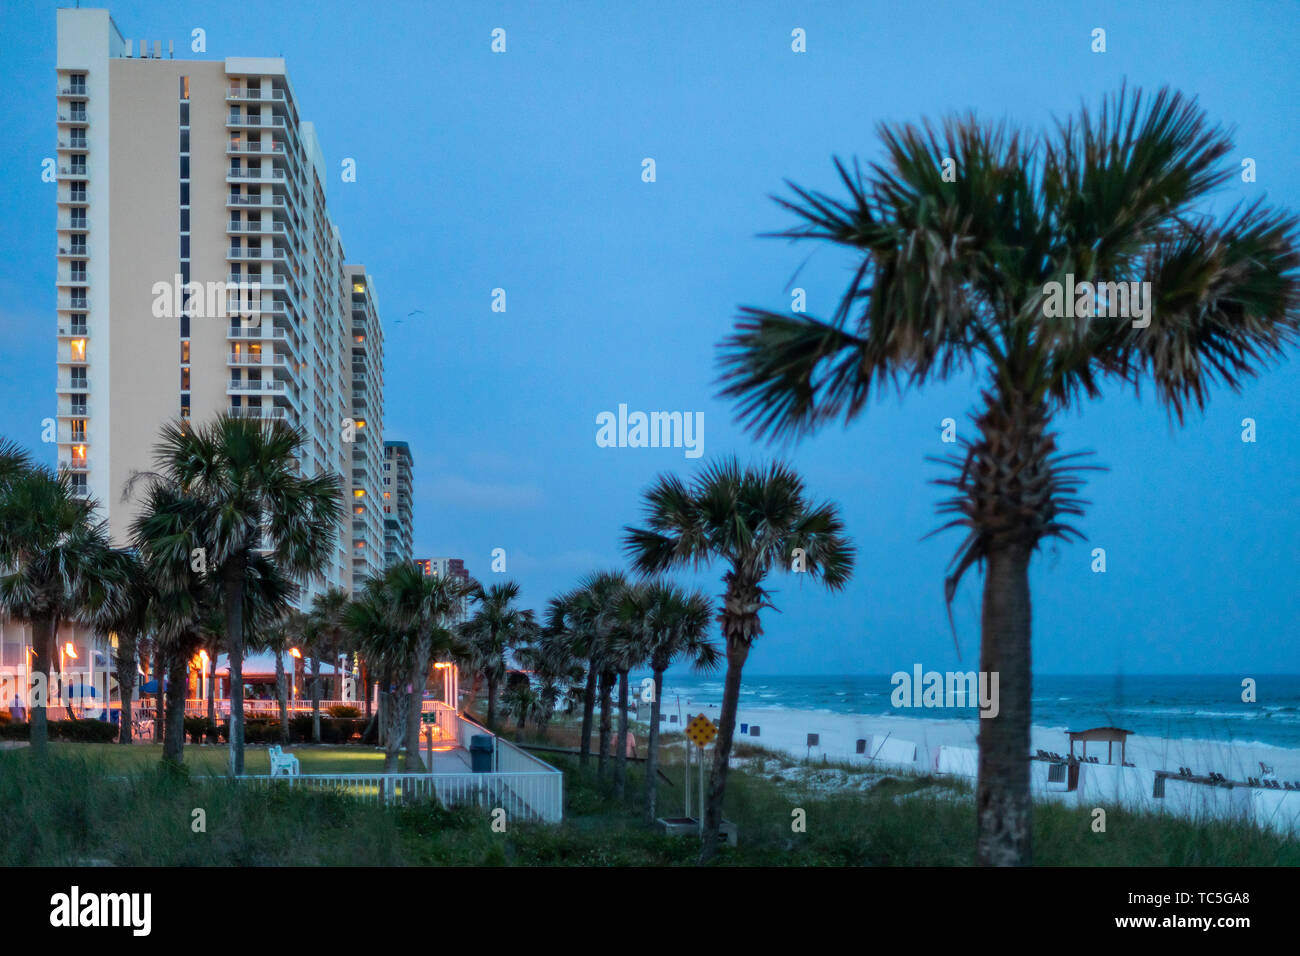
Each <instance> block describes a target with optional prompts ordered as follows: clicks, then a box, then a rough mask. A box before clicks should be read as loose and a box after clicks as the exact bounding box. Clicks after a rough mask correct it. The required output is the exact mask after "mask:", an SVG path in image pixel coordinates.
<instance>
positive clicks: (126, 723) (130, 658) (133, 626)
mask: <svg viewBox="0 0 1300 956" xmlns="http://www.w3.org/2000/svg"><path fill="white" fill-rule="evenodd" d="M106 558H107V561H108V562H110V563H115V564H117V567H116V568H115V569H114V570H113V574H112V577H113V578H115V579H116V580H117V581H118V582H120V584H119V588H118V592H117V594H116V595H115V596H114V599H113V600H109V601H105V602H104V603H103V604H101V605H100V606H99V607H98V608H95V609H94V610H93V611H92V615H91V623H92V625H93V626H94V628H95V630H96V632H97V633H99V634H107V635H110V638H111V639H112V638H115V640H116V643H115V644H114V645H113V664H114V666H115V669H116V671H117V687H118V699H119V700H120V702H121V707H120V709H119V711H118V742H119V743H123V744H129V743H130V742H131V739H132V727H131V704H132V698H133V697H134V696H135V681H136V674H137V671H138V668H139V651H140V646H141V641H142V640H143V639H144V637H145V635H146V634H147V633H148V631H149V613H150V609H151V606H152V601H153V589H152V586H151V584H150V581H149V576H148V575H147V574H146V572H145V566H144V563H143V562H142V561H141V560H140V557H139V555H138V554H136V552H135V551H133V550H126V549H115V550H112V551H110V552H109V554H108V555H107V556H106Z"/></svg>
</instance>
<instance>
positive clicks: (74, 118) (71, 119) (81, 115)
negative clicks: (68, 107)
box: [58, 110, 90, 126]
mask: <svg viewBox="0 0 1300 956" xmlns="http://www.w3.org/2000/svg"><path fill="white" fill-rule="evenodd" d="M58 121H59V122H60V123H81V124H84V125H87V126H88V125H90V121H89V120H87V119H86V112H85V110H80V111H79V110H72V111H70V112H67V113H64V112H62V111H60V112H59V115H58Z"/></svg>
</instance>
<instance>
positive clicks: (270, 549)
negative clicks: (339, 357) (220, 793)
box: [155, 415, 343, 774]
mask: <svg viewBox="0 0 1300 956" xmlns="http://www.w3.org/2000/svg"><path fill="white" fill-rule="evenodd" d="M303 440H304V439H303V436H302V433H301V432H299V431H297V430H296V429H294V428H292V427H290V426H288V425H286V424H285V423H284V422H281V421H270V422H262V421H258V420H254V419H247V418H236V417H234V416H231V415H221V416H218V417H217V418H216V419H215V420H213V421H212V422H210V423H209V424H207V425H205V426H203V427H201V428H198V429H193V428H191V427H190V426H189V425H188V424H187V423H186V422H183V421H178V422H173V423H171V424H168V425H166V426H164V427H163V430H162V434H161V437H160V439H159V442H158V445H157V446H156V449H155V453H156V463H157V468H158V471H159V472H160V473H161V474H162V475H163V476H164V477H165V478H167V479H169V480H171V481H173V482H175V483H176V484H177V485H178V486H179V487H180V488H182V489H183V490H184V491H185V493H186V494H187V495H191V496H193V497H195V498H197V499H199V500H200V501H202V502H203V504H204V510H203V514H202V517H201V519H200V523H199V527H198V534H197V535H196V540H197V541H199V542H200V543H199V545H197V547H199V548H202V549H203V555H204V558H205V563H206V566H207V569H208V573H209V574H211V575H212V576H213V577H214V578H215V579H216V580H217V581H218V582H220V584H221V587H222V592H223V599H224V606H225V615H226V623H225V636H226V652H227V654H228V655H229V659H230V771H231V773H234V774H241V773H243V770H244V678H243V661H244V638H245V628H244V590H245V587H246V586H247V573H246V572H247V568H248V565H249V563H250V561H251V560H252V558H253V556H254V555H255V554H258V553H259V552H264V553H269V554H271V555H272V556H273V558H274V560H275V562H276V563H277V565H279V567H280V568H281V569H282V570H283V571H284V572H285V573H286V574H288V575H290V576H292V577H294V578H298V579H301V578H305V577H306V576H308V575H311V574H315V573H318V572H319V571H320V569H321V568H322V567H324V565H325V563H326V562H327V561H328V560H329V556H330V551H331V549H332V547H333V545H334V537H335V534H336V533H337V531H338V528H339V525H340V522H341V520H342V516H343V492H342V479H341V478H340V477H339V476H338V475H336V474H322V475H316V476H314V477H303V476H300V475H299V474H298V473H297V472H298V463H297V459H296V455H297V453H298V449H299V448H300V447H301V445H302V443H303Z"/></svg>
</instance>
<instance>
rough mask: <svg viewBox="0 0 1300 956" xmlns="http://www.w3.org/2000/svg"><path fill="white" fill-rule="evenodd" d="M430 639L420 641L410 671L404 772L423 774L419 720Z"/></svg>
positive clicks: (422, 709)
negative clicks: (409, 698) (413, 664)
mask: <svg viewBox="0 0 1300 956" xmlns="http://www.w3.org/2000/svg"><path fill="white" fill-rule="evenodd" d="M431 643H432V639H430V640H421V642H420V649H419V650H418V651H417V652H416V655H415V666H414V667H413V668H412V669H411V683H410V687H411V693H410V697H411V700H410V703H409V704H408V705H407V708H408V709H407V712H406V772H407V773H423V772H424V770H425V766H424V761H423V760H421V759H420V719H421V716H422V714H423V713H424V688H425V685H426V684H427V683H428V680H429V653H430V646H431Z"/></svg>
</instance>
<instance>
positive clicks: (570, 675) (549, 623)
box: [515, 598, 586, 731]
mask: <svg viewBox="0 0 1300 956" xmlns="http://www.w3.org/2000/svg"><path fill="white" fill-rule="evenodd" d="M562 606H563V600H562V599H557V598H553V599H552V600H551V601H550V602H549V603H548V606H547V619H546V625H545V627H543V628H541V629H540V630H539V631H538V634H537V639H536V641H534V642H533V643H531V644H527V645H525V646H524V647H522V648H518V649H516V650H515V660H516V661H518V662H519V664H520V665H521V666H522V667H525V668H527V669H528V670H529V671H531V672H532V673H533V674H535V675H536V676H537V678H538V682H539V685H540V686H539V687H538V691H537V708H536V721H537V727H538V729H539V730H542V731H545V730H546V727H547V725H548V724H549V723H550V720H551V717H552V716H553V715H554V713H555V710H556V708H557V707H558V706H559V704H560V702H561V701H567V700H568V699H569V698H570V695H571V693H573V692H574V691H575V690H577V689H578V688H579V687H580V686H581V682H582V680H583V676H584V674H585V672H586V671H585V668H584V667H583V665H582V661H581V659H580V658H578V657H576V656H575V655H574V652H573V645H572V640H571V636H570V634H569V632H568V631H567V630H566V629H565V627H564V621H563V613H562V611H561V610H560V608H562Z"/></svg>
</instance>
